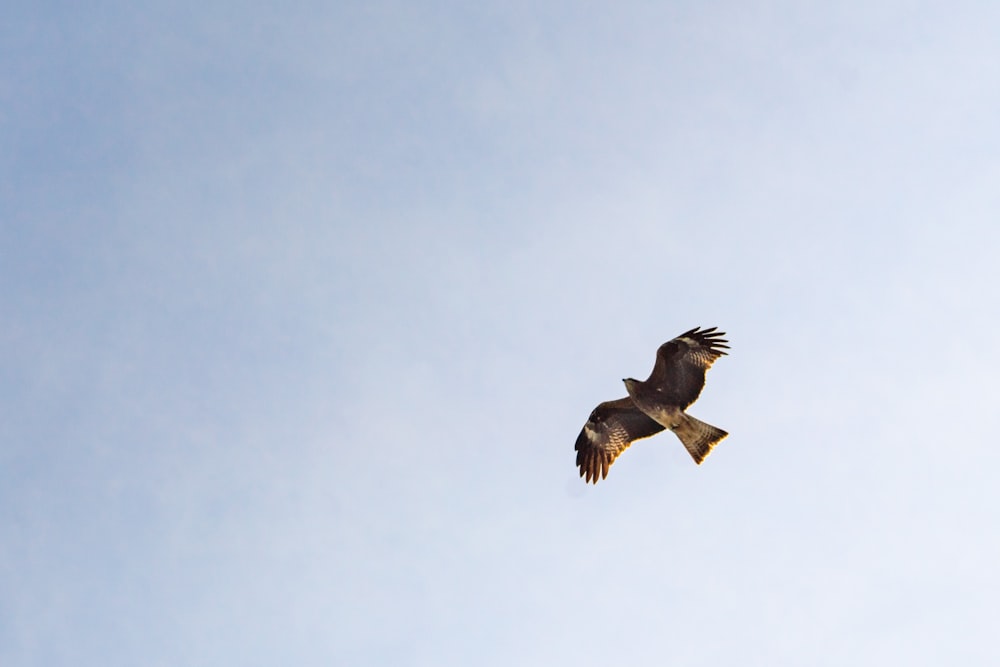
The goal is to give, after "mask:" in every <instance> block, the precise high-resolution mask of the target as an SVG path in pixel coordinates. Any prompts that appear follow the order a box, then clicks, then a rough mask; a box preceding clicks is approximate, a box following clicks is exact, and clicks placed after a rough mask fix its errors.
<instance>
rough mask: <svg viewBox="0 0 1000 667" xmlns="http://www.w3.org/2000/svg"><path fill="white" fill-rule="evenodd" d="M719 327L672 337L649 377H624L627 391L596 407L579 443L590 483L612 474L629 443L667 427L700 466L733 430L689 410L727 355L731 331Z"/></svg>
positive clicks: (580, 459)
mask: <svg viewBox="0 0 1000 667" xmlns="http://www.w3.org/2000/svg"><path fill="white" fill-rule="evenodd" d="M716 329H717V327H712V328H710V329H702V328H700V327H695V328H694V329H690V330H689V331H685V332H684V333H682V334H681V335H679V336H677V337H676V338H673V339H672V340H669V341H667V342H666V343H664V344H663V345H661V346H660V347H659V348H658V349H657V350H656V362H655V364H654V365H653V371H652V372H651V373H650V374H649V377H648V378H646V381H645V382H640V381H639V380H636V379H634V378H625V379H624V380H622V382H624V383H625V389H626V391H627V392H628V396H625V397H624V398H619V399H615V400H613V401H605V402H604V403H601V404H600V405H598V406H597V407H596V408H594V410H593V411H592V412H591V413H590V417H589V418H588V419H587V423H586V424H584V425H583V429H582V430H581V431H580V435H579V436H577V439H576V446H575V449H576V465H577V466H579V468H580V477H583V478H584V481H585V482H587V483H590V482H593V483H594V484H596V483H597V481H598V480H599V479H607V476H608V468H610V467H611V464H612V463H614V461H615V459H617V458H618V456H619V455H620V454H621V453H622V452H624V451H625V450H626V449H627V448H628V446H629V445H631V444H632V443H633V442H635V441H636V440H641V439H643V438H648V437H650V436H653V435H656V434H657V433H659V432H660V431H663V430H670V431H673V432H674V434H675V435H676V436H677V437H678V438H680V441H681V443H682V444H683V445H684V447H685V448H686V449H687V451H688V453H689V454H690V455H691V458H693V459H694V462H695V463H697V464H699V465H701V462H702V461H704V460H705V457H706V456H708V455H709V453H710V452H711V451H712V449H713V448H714V447H715V445H717V444H718V443H719V442H720V441H721V440H722V439H723V438H725V437H726V436H727V435H729V434H728V433H727V432H726V431H723V430H722V429H721V428H718V427H715V426H712V425H711V424H706V423H705V422H703V421H700V420H698V419H695V418H694V417H692V416H691V415H689V414H687V413H686V412H685V410H686V409H687V408H688V406H690V405H691V404H692V403H694V402H695V400H697V398H698V396H700V395H701V390H702V389H703V388H704V387H705V372H706V371H707V370H708V369H709V368H711V367H712V364H713V363H715V361H716V360H717V359H718V358H719V357H721V356H723V355H725V354H728V353H727V352H726V350H728V349H729V345H728V343H729V341H728V340H726V339H725V338H723V336H725V335H726V333H725V332H724V331H717V330H716Z"/></svg>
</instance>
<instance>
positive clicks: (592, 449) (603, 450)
mask: <svg viewBox="0 0 1000 667" xmlns="http://www.w3.org/2000/svg"><path fill="white" fill-rule="evenodd" d="M662 430H663V427H662V426H660V425H659V424H657V423H656V422H655V421H653V420H652V419H650V418H649V417H647V416H646V415H645V414H644V413H643V412H642V411H640V410H639V409H638V408H636V407H635V405H633V404H632V399H630V398H629V397H627V396H626V397H625V398H619V399H618V400H616V401H606V402H604V403H601V404H600V405H598V406H597V407H596V408H594V411H593V412H591V413H590V418H589V419H588V420H587V423H586V424H584V425H583V430H582V431H580V435H579V436H577V438H576V447H575V449H576V465H578V466H580V477H583V478H584V479H585V481H587V482H593V483H594V484H597V480H598V479H604V478H606V477H607V476H608V468H610V467H611V464H612V463H614V460H615V459H616V458H618V455H619V454H621V453H622V452H624V451H625V450H626V449H627V448H628V446H629V445H631V444H632V442H633V441H634V440H639V439H640V438H648V437H649V436H651V435H655V434H657V433H659V432H660V431H662Z"/></svg>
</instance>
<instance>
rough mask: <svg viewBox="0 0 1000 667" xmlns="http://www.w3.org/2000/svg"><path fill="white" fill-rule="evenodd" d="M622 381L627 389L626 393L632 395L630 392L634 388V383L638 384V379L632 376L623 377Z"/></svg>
mask: <svg viewBox="0 0 1000 667" xmlns="http://www.w3.org/2000/svg"><path fill="white" fill-rule="evenodd" d="M622 382H624V383H625V388H626V389H628V393H629V395H630V396H631V395H632V392H633V391H634V390H635V388H636V385H637V384H639V381H638V380H636V379H634V378H623V379H622Z"/></svg>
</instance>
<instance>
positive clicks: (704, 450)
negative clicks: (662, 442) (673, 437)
mask: <svg viewBox="0 0 1000 667" xmlns="http://www.w3.org/2000/svg"><path fill="white" fill-rule="evenodd" d="M673 430H674V433H676V434H677V437H678V438H680V439H681V442H682V443H684V447H685V448H687V450H688V453H689V454H690V455H691V458H693V459H694V462H695V463H698V464H701V462H702V461H704V460H705V457H706V456H708V455H709V453H710V452H711V451H712V448H713V447H715V446H716V445H717V444H718V443H719V441H720V440H722V439H723V438H725V437H726V436H727V435H729V434H728V433H726V432H725V431H723V430H722V429H721V428H715V427H714V426H712V425H711V424H706V423H705V422H703V421H699V420H697V419H695V418H694V417H692V416H691V415H689V414H687V413H686V412H682V413H681V423H680V424H679V425H677V426H675V427H674V429H673Z"/></svg>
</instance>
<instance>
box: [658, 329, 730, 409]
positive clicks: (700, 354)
mask: <svg viewBox="0 0 1000 667" xmlns="http://www.w3.org/2000/svg"><path fill="white" fill-rule="evenodd" d="M715 329H716V328H715V327H712V328H711V329H700V328H699V327H695V328H694V329H691V330H690V331H685V332H684V333H682V334H681V335H680V336H677V337H676V338H674V339H673V340H671V341H668V342H666V343H664V344H663V345H661V346H660V349H658V350H657V351H656V364H655V365H654V366H653V372H652V373H650V374H649V378H648V379H647V380H646V383H647V384H650V385H652V386H654V387H656V388H657V390H658V391H660V392H661V393H662V394H663V399H664V402H666V403H670V404H673V405H677V406H679V407H680V409H681V410H683V409H685V408H687V407H688V406H689V405H691V404H692V403H694V401H695V399H697V398H698V396H699V395H700V394H701V390H702V388H703V387H704V386H705V371H707V370H708V369H709V368H711V367H712V364H713V363H715V360H716V359H718V358H719V357H721V356H722V355H724V354H727V353H726V350H727V349H729V345H727V343H728V342H729V341H728V340H726V339H725V338H723V336H725V335H726V332H724V331H716V330H715Z"/></svg>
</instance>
